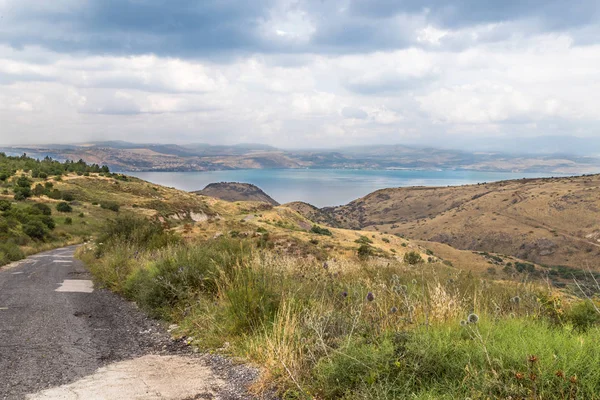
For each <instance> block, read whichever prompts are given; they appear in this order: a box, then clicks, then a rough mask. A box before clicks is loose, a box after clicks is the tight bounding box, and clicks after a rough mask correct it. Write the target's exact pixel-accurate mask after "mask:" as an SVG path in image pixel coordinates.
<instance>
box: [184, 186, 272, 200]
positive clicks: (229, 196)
mask: <svg viewBox="0 0 600 400" xmlns="http://www.w3.org/2000/svg"><path fill="white" fill-rule="evenodd" d="M193 193H196V194H201V195H203V196H209V197H216V198H217V199H221V200H227V201H262V202H265V203H269V204H271V205H274V206H278V205H279V203H278V202H277V201H275V200H274V199H273V198H272V197H271V196H269V195H268V194H266V193H265V192H263V191H262V189H261V188H259V187H258V186H256V185H252V184H250V183H239V182H217V183H211V184H209V185H207V186H206V187H205V188H204V189H202V190H198V191H195V192H193Z"/></svg>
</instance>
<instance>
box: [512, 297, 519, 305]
mask: <svg viewBox="0 0 600 400" xmlns="http://www.w3.org/2000/svg"><path fill="white" fill-rule="evenodd" d="M510 301H511V302H513V303H514V304H519V303H520V302H521V298H520V297H519V296H515V297H513V298H512V299H510Z"/></svg>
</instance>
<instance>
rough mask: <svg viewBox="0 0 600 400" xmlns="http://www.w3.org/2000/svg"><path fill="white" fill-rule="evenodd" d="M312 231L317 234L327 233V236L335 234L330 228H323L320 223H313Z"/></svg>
mask: <svg viewBox="0 0 600 400" xmlns="http://www.w3.org/2000/svg"><path fill="white" fill-rule="evenodd" d="M310 231H311V232H312V233H316V234H317V235H325V236H332V235H333V234H332V233H331V231H330V230H329V229H327V228H321V227H320V226H319V225H313V226H312V228H310Z"/></svg>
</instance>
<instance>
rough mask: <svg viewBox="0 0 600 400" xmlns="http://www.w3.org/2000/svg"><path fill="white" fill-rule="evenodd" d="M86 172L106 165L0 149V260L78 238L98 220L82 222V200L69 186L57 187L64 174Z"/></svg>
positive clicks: (83, 237)
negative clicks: (15, 154)
mask: <svg viewBox="0 0 600 400" xmlns="http://www.w3.org/2000/svg"><path fill="white" fill-rule="evenodd" d="M91 174H94V175H100V174H102V175H104V174H110V171H109V169H108V168H107V167H106V166H103V167H101V166H98V165H95V164H92V165H88V164H86V163H85V162H83V161H81V160H80V161H78V162H72V161H66V162H59V161H56V160H52V159H50V158H45V159H43V160H36V159H33V158H30V157H27V156H26V155H23V156H20V157H9V156H6V155H5V154H4V153H0V266H2V265H4V264H7V263H10V262H13V261H18V260H20V259H22V258H24V257H25V256H26V255H28V254H32V253H35V252H38V251H41V250H45V249H50V248H53V247H58V246H63V245H66V244H72V243H77V242H81V241H84V240H86V239H87V237H89V236H90V235H91V234H92V233H93V230H94V228H95V227H97V226H99V225H101V224H102V223H103V222H98V221H95V222H98V223H96V224H94V223H92V224H89V225H88V223H89V222H90V218H86V215H85V212H84V211H85V210H84V209H85V208H87V206H86V205H85V204H83V203H82V202H81V201H80V199H78V198H76V196H75V195H74V194H73V193H71V192H70V191H62V190H59V189H58V188H57V187H59V186H61V185H62V183H61V182H62V180H63V178H67V177H68V176H69V175H73V176H90V175H91ZM63 186H64V185H63ZM75 209H77V210H78V211H79V212H78V214H77V215H76V216H67V215H68V214H71V213H73V212H74V210H75ZM93 219H94V218H92V220H93Z"/></svg>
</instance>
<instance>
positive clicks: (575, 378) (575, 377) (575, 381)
mask: <svg viewBox="0 0 600 400" xmlns="http://www.w3.org/2000/svg"><path fill="white" fill-rule="evenodd" d="M569 381H570V382H571V383H573V384H575V383H577V376H575V375H573V376H572V377H571V379H569Z"/></svg>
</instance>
